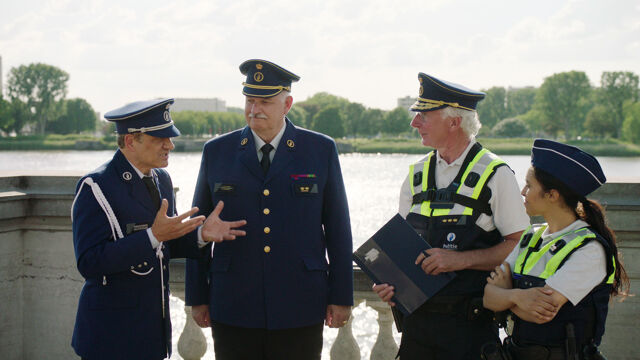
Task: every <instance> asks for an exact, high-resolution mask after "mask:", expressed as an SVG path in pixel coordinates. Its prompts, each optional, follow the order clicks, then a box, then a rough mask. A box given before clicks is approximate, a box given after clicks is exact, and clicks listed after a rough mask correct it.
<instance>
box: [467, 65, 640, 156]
mask: <svg viewBox="0 0 640 360" xmlns="http://www.w3.org/2000/svg"><path fill="white" fill-rule="evenodd" d="M485 92H486V93H487V96H486V98H485V100H484V101H482V102H480V103H479V104H478V116H479V117H480V121H481V122H482V124H483V128H482V130H481V135H485V136H498V137H518V136H525V137H527V136H549V137H554V138H557V137H564V138H565V139H567V140H572V139H576V138H585V137H589V138H595V139H603V138H612V139H619V140H623V141H628V142H633V143H636V144H640V102H639V97H640V90H639V88H638V75H637V74H634V73H633V72H624V71H611V72H609V71H605V72H603V73H602V76H601V77H600V87H593V86H591V84H590V81H589V78H588V77H587V75H586V74H585V73H584V72H581V71H569V72H562V73H557V74H553V75H551V76H549V77H546V78H545V79H544V82H543V83H542V85H541V86H540V87H539V88H533V87H527V88H519V89H513V88H509V89H505V88H503V87H492V88H490V89H488V90H485Z"/></svg>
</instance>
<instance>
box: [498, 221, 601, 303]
mask: <svg viewBox="0 0 640 360" xmlns="http://www.w3.org/2000/svg"><path fill="white" fill-rule="evenodd" d="M587 226H589V224H587V223H586V222H584V221H582V220H576V221H575V222H573V223H572V224H571V225H569V226H567V227H566V228H564V229H562V230H559V231H556V232H554V233H551V234H549V228H547V229H545V230H544V232H543V233H542V245H541V246H544V245H545V244H547V243H549V241H551V240H553V239H555V238H557V237H559V236H561V235H562V234H566V233H568V232H571V231H575V230H578V229H580V228H583V227H587ZM518 252H519V247H518V246H516V247H515V248H514V249H513V251H511V253H510V254H509V256H507V259H506V260H505V261H506V262H507V263H508V264H509V267H510V268H511V269H513V267H514V265H515V263H516V260H517V259H518ZM606 275H607V262H606V253H605V251H604V248H603V247H602V245H601V244H600V243H599V242H597V241H590V242H588V243H587V244H586V245H585V246H583V247H581V248H580V249H578V250H576V251H575V252H574V253H573V254H571V256H569V258H568V259H567V261H566V262H565V263H564V265H562V267H561V268H560V269H558V271H556V272H555V273H554V274H553V275H551V276H550V277H549V278H548V279H547V280H546V283H547V285H549V286H550V287H551V288H552V289H554V290H556V291H558V292H559V293H561V294H562V295H564V297H566V298H567V299H569V301H571V303H572V304H573V305H577V304H578V303H579V302H580V301H581V300H582V299H583V298H584V297H585V296H587V294H589V293H590V292H591V290H593V288H595V287H596V286H597V285H598V284H600V283H601V282H602V281H603V280H604V277H605V276H606Z"/></svg>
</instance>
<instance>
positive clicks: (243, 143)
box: [240, 138, 249, 146]
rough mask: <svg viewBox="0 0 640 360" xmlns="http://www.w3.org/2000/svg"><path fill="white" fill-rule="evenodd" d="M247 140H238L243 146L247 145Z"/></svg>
mask: <svg viewBox="0 0 640 360" xmlns="http://www.w3.org/2000/svg"><path fill="white" fill-rule="evenodd" d="M247 142H249V139H247V138H244V139H242V141H240V145H243V146H244V145H247Z"/></svg>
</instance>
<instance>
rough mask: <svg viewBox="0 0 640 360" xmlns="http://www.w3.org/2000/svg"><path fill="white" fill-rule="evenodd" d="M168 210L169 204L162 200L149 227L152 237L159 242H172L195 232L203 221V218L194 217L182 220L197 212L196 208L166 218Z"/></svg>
mask: <svg viewBox="0 0 640 360" xmlns="http://www.w3.org/2000/svg"><path fill="white" fill-rule="evenodd" d="M168 208H169V202H168V201H167V199H162V205H160V210H158V213H157V214H156V218H155V220H154V221H153V225H151V232H152V233H153V236H155V237H156V239H157V240H158V241H160V242H163V241H168V240H173V239H176V238H179V237H180V236H182V235H184V234H186V233H189V232H191V231H193V230H195V229H196V228H197V227H198V226H200V225H201V224H202V222H203V221H204V216H202V215H200V216H196V217H194V218H192V219H189V220H187V221H184V222H183V220H184V219H186V218H188V217H189V216H191V215H193V214H195V213H196V212H198V208H197V207H194V208H191V210H189V211H187V212H184V213H182V214H180V215H178V216H171V217H169V216H167V209H168Z"/></svg>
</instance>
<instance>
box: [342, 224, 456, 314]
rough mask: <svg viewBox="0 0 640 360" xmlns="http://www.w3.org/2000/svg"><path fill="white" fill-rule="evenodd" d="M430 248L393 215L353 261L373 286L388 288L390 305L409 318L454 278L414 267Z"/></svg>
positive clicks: (417, 266) (362, 247) (453, 276)
mask: <svg viewBox="0 0 640 360" xmlns="http://www.w3.org/2000/svg"><path fill="white" fill-rule="evenodd" d="M430 248H431V246H430V245H429V244H428V243H427V242H426V241H425V240H424V239H423V238H422V237H421V236H420V235H419V234H418V233H417V232H416V231H415V230H414V229H413V228H412V227H411V225H409V223H407V222H406V221H405V220H404V219H403V218H402V216H400V214H396V215H395V216H394V217H392V218H391V220H389V221H388V222H387V223H386V224H385V225H384V226H383V227H382V228H380V229H379V230H378V231H377V232H376V233H375V234H374V235H373V236H372V237H371V238H370V239H369V240H367V241H366V242H365V243H364V244H362V246H360V247H359V248H358V249H357V250H356V251H355V252H354V253H353V260H354V261H355V263H356V264H358V266H360V269H362V271H363V272H364V273H365V274H367V276H369V277H370V278H371V280H373V281H374V282H375V283H376V284H385V283H386V284H390V285H393V287H394V292H395V295H394V297H393V299H392V301H393V302H394V303H395V304H396V308H397V309H398V310H400V311H401V312H402V313H403V314H404V315H409V314H411V313H412V312H414V311H415V310H416V309H417V308H419V307H420V306H421V305H422V304H424V303H425V302H426V301H427V300H429V298H431V297H432V296H434V295H435V294H436V293H437V292H438V291H440V289H442V288H443V287H444V286H445V285H447V284H448V283H449V282H450V281H451V280H453V279H454V278H455V277H456V274H455V273H454V272H449V273H443V274H438V275H427V274H425V273H424V271H422V268H421V267H420V265H416V264H415V260H416V258H417V257H418V254H420V253H421V252H423V251H425V250H428V249H430Z"/></svg>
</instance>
